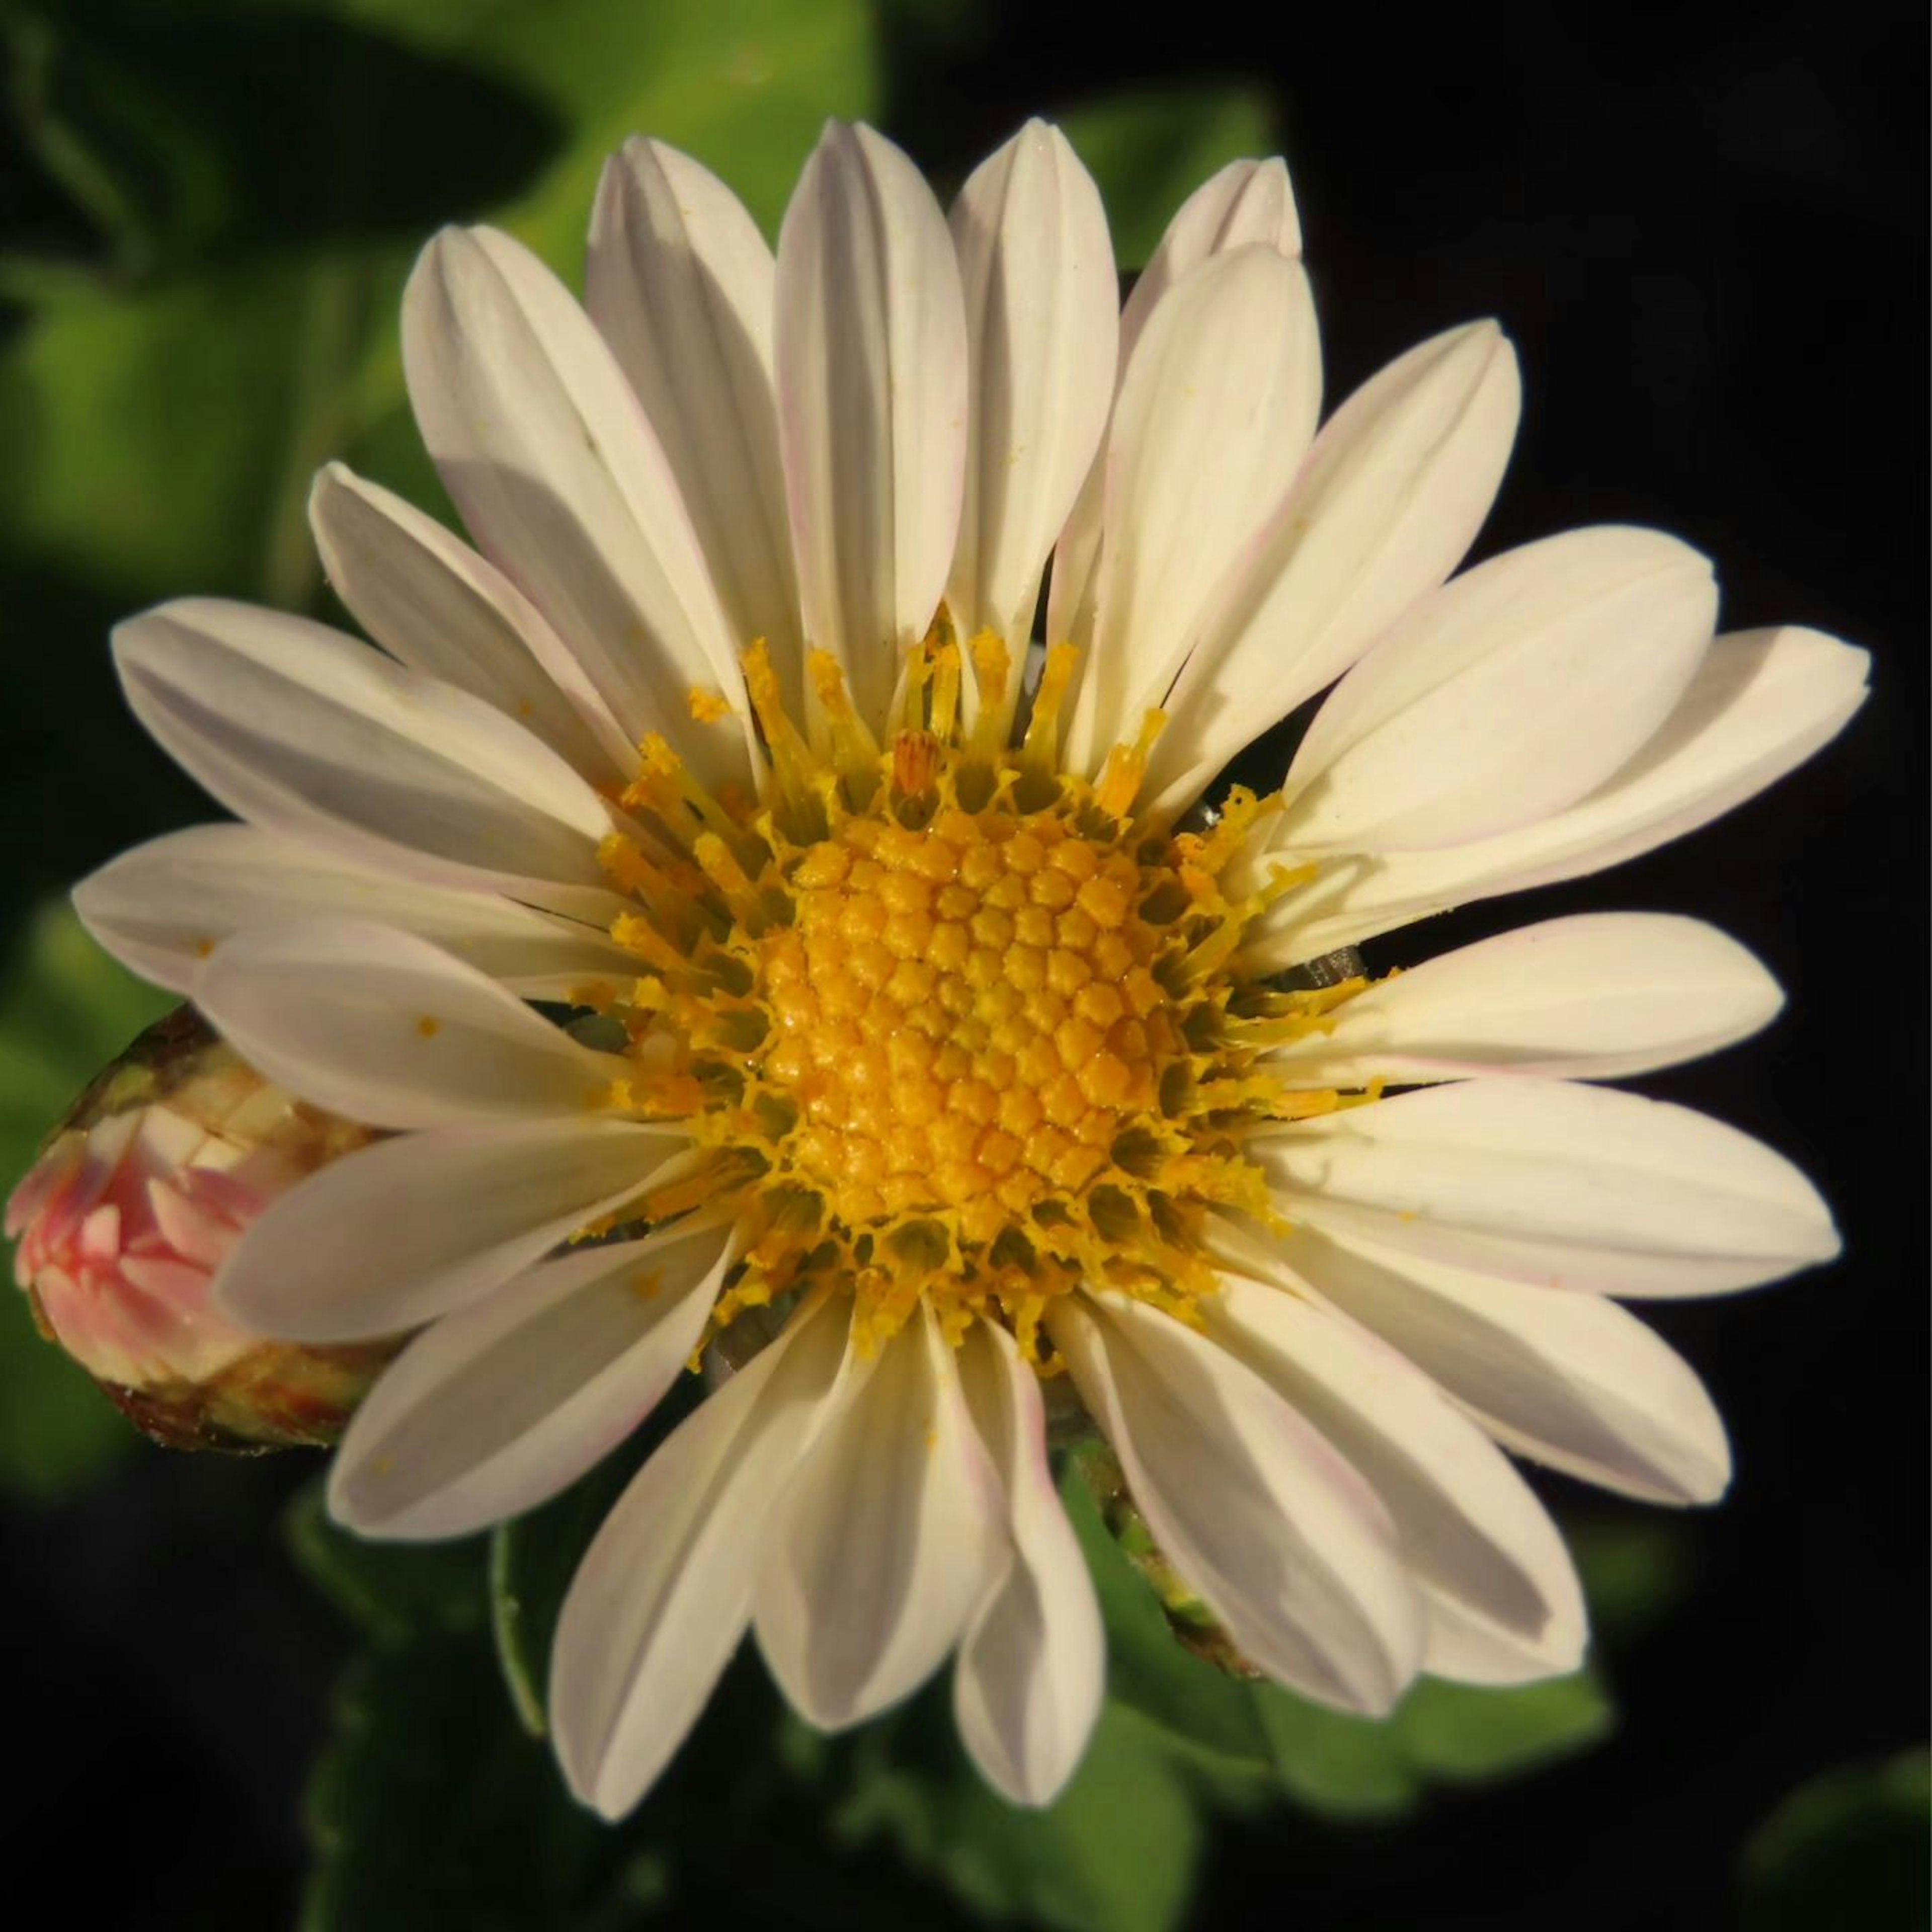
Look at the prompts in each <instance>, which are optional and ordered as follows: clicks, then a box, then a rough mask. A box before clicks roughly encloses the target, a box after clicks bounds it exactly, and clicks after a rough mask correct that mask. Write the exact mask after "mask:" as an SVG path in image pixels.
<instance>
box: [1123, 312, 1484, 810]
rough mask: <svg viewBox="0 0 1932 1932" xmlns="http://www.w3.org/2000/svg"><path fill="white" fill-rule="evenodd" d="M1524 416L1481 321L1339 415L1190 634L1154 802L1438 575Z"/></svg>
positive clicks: (1305, 693) (1353, 654) (1432, 344)
mask: <svg viewBox="0 0 1932 1932" xmlns="http://www.w3.org/2000/svg"><path fill="white" fill-rule="evenodd" d="M1521 404H1522V385H1521V382H1520V378H1519V377H1518V375H1517V362H1516V352H1515V351H1514V350H1513V349H1512V348H1511V346H1510V344H1508V342H1507V341H1505V339H1504V338H1503V335H1502V332H1501V331H1500V330H1499V329H1498V328H1497V327H1496V324H1495V323H1490V322H1483V323H1471V324H1470V325H1469V326H1467V327H1466V328H1462V329H1451V330H1450V331H1449V332H1448V333H1447V334H1445V335H1439V336H1437V337H1436V338H1434V339H1433V341H1428V342H1425V343H1424V344H1421V346H1420V347H1418V348H1415V349H1412V350H1410V351H1409V353H1408V354H1407V355H1406V356H1402V357H1400V358H1399V359H1397V361H1395V362H1392V363H1391V364H1390V365H1389V366H1388V368H1386V369H1385V370H1383V371H1382V372H1381V373H1380V374H1379V375H1376V376H1374V377H1371V378H1370V380H1369V381H1368V382H1367V383H1364V385H1363V386H1362V387H1361V389H1358V390H1357V391H1356V392H1355V394H1354V395H1352V396H1351V397H1350V398H1349V400H1348V401H1346V403H1344V404H1343V405H1342V407H1341V408H1340V410H1337V412H1336V413H1335V414H1334V416H1333V417H1332V418H1331V419H1330V421H1329V422H1328V424H1327V425H1326V426H1325V428H1323V430H1322V434H1321V435H1320V436H1319V437H1317V438H1316V443H1315V447H1314V449H1313V450H1312V451H1311V452H1310V454H1309V458H1308V461H1307V463H1306V464H1305V465H1304V467H1303V469H1302V471H1301V475H1300V476H1299V477H1298V478H1297V479H1296V482H1295V488H1294V490H1293V491H1292V493H1290V494H1289V496H1288V498H1287V499H1286V501H1285V502H1283V503H1282V504H1281V505H1280V508H1278V509H1275V510H1274V514H1272V516H1271V517H1270V519H1269V520H1268V523H1267V525H1266V526H1265V528H1263V529H1262V530H1261V531H1260V532H1259V533H1258V534H1257V535H1256V536H1255V538H1253V541H1252V542H1251V543H1250V544H1249V546H1248V547H1247V553H1246V554H1245V556H1244V557H1243V559H1242V560H1241V567H1240V568H1237V569H1235V570H1234V571H1231V572H1229V575H1228V577H1227V579H1226V584H1225V586H1224V588H1223V592H1222V593H1221V595H1220V597H1219V598H1217V602H1216V606H1215V607H1214V610H1211V612H1209V613H1208V615H1207V616H1206V617H1205V619H1204V620H1203V622H1202V626H1201V635H1200V640H1199V643H1198V644H1197V646H1196V649H1195V650H1194V652H1193V655H1191V656H1190V658H1189V660H1188V662H1187V669H1186V670H1185V671H1184V673H1183V674H1182V676H1181V679H1180V680H1179V682H1178V683H1177V684H1176V685H1175V688H1174V691H1173V692H1172V696H1171V698H1170V700H1169V703H1170V709H1171V711H1172V716H1173V722H1172V724H1170V726H1169V729H1168V731H1167V732H1166V734H1165V736H1164V737H1163V741H1162V742H1161V743H1160V744H1159V745H1157V746H1156V747H1155V752H1154V759H1153V760H1152V762H1151V764H1150V766H1149V767H1148V799H1149V802H1150V803H1151V805H1157V806H1158V807H1159V808H1162V809H1174V808H1178V807H1179V806H1181V805H1184V804H1185V803H1187V801H1188V800H1190V799H1193V798H1194V797H1195V796H1197V795H1198V794H1199V792H1200V790H1201V789H1202V787H1203V786H1204V785H1205V784H1207V782H1208V780H1209V779H1210V778H1212V777H1213V776H1214V774H1215V772H1217V771H1219V770H1220V768H1221V767H1222V766H1223V765H1225V764H1226V763H1227V762H1228V760H1229V759H1230V758H1232V757H1233V756H1234V754H1235V753H1236V752H1237V751H1239V750H1240V749H1241V747H1242V746H1243V745H1246V744H1247V743H1248V742H1250V740H1252V739H1254V738H1256V737H1257V736H1259V734H1260V733H1262V732H1263V731H1265V730H1267V729H1268V727H1270V726H1271V725H1272V724H1274V723H1275V722H1276V721H1277V720H1278V719H1280V718H1284V717H1286V715H1288V713H1289V712H1290V711H1292V710H1293V709H1294V708H1295V706H1297V705H1298V704H1300V703H1302V702H1303V700H1304V699H1307V698H1309V697H1313V695H1314V694H1315V693H1316V692H1317V691H1319V690H1321V689H1322V687H1323V686H1324V685H1327V684H1328V683H1330V682H1332V681H1333V680H1334V679H1336V678H1337V677H1339V676H1340V675H1341V674H1342V673H1343V671H1345V670H1347V669H1348V668H1349V666H1350V665H1351V664H1353V663H1354V662H1355V660H1356V659H1357V658H1359V657H1360V656H1361V655H1362V654H1363V653H1364V652H1365V651H1367V649H1369V647H1370V645H1372V644H1373V643H1374V642H1375V641H1376V639H1377V638H1378V637H1380V636H1381V635H1382V633H1383V632H1384V631H1385V630H1387V629H1388V627H1389V625H1391V624H1392V623H1394V622H1395V620H1396V619H1397V618H1398V617H1400V616H1401V615H1402V614H1403V612H1404V611H1406V610H1407V609H1408V608H1409V606H1410V605H1411V604H1413V603H1415V601H1416V600H1417V599H1418V598H1420V597H1423V596H1425V595H1427V593H1428V592H1430V591H1432V590H1433V589H1436V587H1437V586H1438V585H1439V584H1441V583H1443V582H1444V581H1445V580H1446V579H1447V578H1448V576H1449V574H1450V573H1451V571H1453V570H1454V568H1456V566H1457V565H1458V564H1459V563H1460V562H1462V560H1463V555H1464V553H1466V551H1467V550H1468V549H1469V545H1470V544H1472V542H1473V541H1475V535H1476V532H1477V531H1478V529H1481V527H1482V523H1483V519H1484V517H1486V516H1487V515H1488V514H1489V511H1490V504H1491V503H1492V502H1494V501H1495V499H1496V490H1497V489H1498V487H1499V485H1500V484H1501V483H1502V474H1503V470H1504V468H1505V466H1506V465H1507V464H1508V460H1509V454H1510V449H1511V445H1512V444H1513V443H1514V441H1515V440H1516V426H1517V415H1518V413H1519V411H1520V407H1521Z"/></svg>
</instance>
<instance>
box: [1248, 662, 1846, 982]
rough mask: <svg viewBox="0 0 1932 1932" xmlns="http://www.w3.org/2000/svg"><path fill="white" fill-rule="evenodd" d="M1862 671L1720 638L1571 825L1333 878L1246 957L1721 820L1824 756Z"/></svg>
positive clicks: (1563, 875) (1569, 814) (1398, 858)
mask: <svg viewBox="0 0 1932 1932" xmlns="http://www.w3.org/2000/svg"><path fill="white" fill-rule="evenodd" d="M1869 668H1870V657H1869V656H1868V655H1867V653H1866V652H1864V651H1861V650H1857V649H1853V648H1852V646H1850V645H1848V644H1841V643H1839V642H1838V640H1836V639H1835V638H1832V637H1825V636H1823V635H1821V634H1820V633H1819V632H1817V631H1805V630H1799V629H1796V628H1785V629H1783V630H1775V631H1739V632H1736V633H1734V634H1731V635H1730V636H1728V637H1719V638H1718V640H1716V642H1715V643H1713V644H1712V646H1711V648H1710V649H1709V651H1707V652H1706V653H1705V656H1704V661H1703V664H1702V665H1701V666H1700V668H1699V670H1698V672H1697V676H1695V677H1694V679H1692V680H1691V688H1690V689H1689V690H1688V691H1686V692H1685V696H1684V700H1683V702H1682V703H1680V704H1679V706H1678V707H1677V709H1676V711H1675V712H1673V713H1672V715H1671V716H1670V718H1668V719H1667V721H1666V722H1665V724H1664V727H1663V729H1662V730H1660V731H1659V732H1658V733H1657V735H1656V736H1655V737H1654V738H1652V739H1651V741H1650V742H1649V744H1647V745H1645V746H1644V748H1643V750H1642V751H1640V752H1639V753H1638V754H1637V756H1636V757H1634V758H1633V759H1631V761H1630V762H1629V763H1628V764H1627V765H1625V766H1624V768H1623V769H1622V770H1621V771H1620V772H1617V773H1616V775H1615V776H1614V777H1613V778H1610V780H1609V781H1608V782H1607V783H1606V784H1603V785H1601V786H1600V787H1598V789H1597V790H1595V792H1593V793H1592V794H1591V795H1590V796H1589V797H1588V798H1586V799H1582V800H1581V801H1580V802H1578V803H1577V804H1575V805H1572V806H1571V807H1570V808H1569V809H1568V811H1563V812H1559V814H1557V815H1556V817H1553V818H1550V819H1547V820H1544V822H1543V823H1541V824H1539V825H1530V826H1523V828H1522V829H1520V830H1518V831H1515V832H1504V833H1502V834H1500V835H1498V836H1496V837H1495V838H1484V839H1479V840H1478V841H1476V842H1475V843H1474V844H1469V845H1460V846H1454V847H1450V848H1448V850H1444V851H1441V852H1405V853H1393V854H1391V855H1389V856H1386V857H1383V858H1380V859H1373V860H1369V861H1365V862H1362V863H1360V864H1354V865H1352V864H1346V863H1345V864H1340V865H1334V866H1332V867H1331V868H1329V869H1328V871H1327V872H1326V873H1325V874H1324V876H1323V877H1321V878H1319V879H1318V880H1316V882H1315V883H1314V884H1313V885H1312V886H1310V887H1309V888H1308V889H1307V891H1306V892H1301V893H1297V894H1293V895H1290V896H1289V897H1288V898H1284V899H1283V900H1282V901H1280V903H1279V904H1277V906H1276V907H1274V910H1273V911H1272V912H1271V914H1270V915H1269V916H1268V919H1267V920H1266V921H1265V926H1264V927H1263V928H1262V929H1258V930H1257V933H1256V937H1255V941H1254V944H1253V946H1252V947H1251V948H1250V950H1251V952H1252V953H1253V956H1254V957H1255V958H1256V960H1257V961H1258V962H1260V961H1267V962H1277V963H1279V964H1280V965H1290V964H1292V963H1293V962H1295V961H1297V960H1301V959H1312V958H1313V957H1315V956H1316V955H1318V954H1320V953H1326V952H1331V951H1333V950H1334V949H1335V948H1336V947H1340V946H1348V945H1352V944H1355V942H1356V941H1358V940H1361V939H1366V938H1373V936H1374V935H1376V933H1379V932H1388V930H1389V929H1391V927H1394V926H1403V925H1406V924H1407V923H1408V922H1409V921H1411V920H1412V919H1421V918H1424V917H1426V916H1427V915H1428V914H1430V913H1433V912H1439V911H1442V910H1445V908H1447V907H1450V906H1453V905H1460V904H1466V903H1467V902H1468V901H1470V900H1472V899H1478V898H1489V897H1490V896H1491V895H1493V894H1495V893H1497V892H1521V891H1525V890H1526V889H1529V887H1531V886H1540V885H1548V884H1550V883H1553V882H1554V881H1556V880H1559V879H1574V878H1576V877H1580V875H1581V874H1584V873H1586V872H1594V871H1601V870H1602V869H1603V868H1604V867H1606V866H1608V865H1619V864H1621V863H1622V861H1623V860H1625V859H1632V858H1635V857H1636V856H1637V854H1638V853H1640V852H1648V851H1649V850H1651V848H1652V847H1653V846H1657V845H1661V844H1664V843H1665V842H1666V841H1667V840H1669V839H1672V838H1681V837H1682V836H1683V835H1684V834H1685V833H1686V832H1692V831H1694V830H1696V829H1697V827H1698V826H1700V825H1704V824H1707V823H1709V821H1710V820H1712V819H1714V818H1715V817H1718V816H1719V815H1720V814H1722V813H1724V812H1727V811H1730V808H1732V807H1733V805H1739V804H1742V802H1743V801H1744V800H1745V799H1748V798H1749V797H1751V796H1753V795H1754V793H1757V792H1760V791H1762V790H1763V789H1764V788H1765V787H1766V785H1769V784H1772V783H1774V782H1775V781H1776V780H1778V779H1779V778H1782V777H1783V776H1784V774H1785V773H1786V772H1788V771H1790V770H1791V769H1793V766H1797V765H1799V764H1802V763H1803V762H1804V760H1805V759H1807V758H1808V757H1810V756H1811V754H1812V753H1813V752H1814V751H1817V749H1818V748H1820V746H1821V745H1827V744H1829V742H1831V741H1832V739H1834V738H1835V737H1836V736H1838V733H1839V732H1840V731H1841V730H1843V728H1844V727H1845V724H1846V721H1848V720H1849V718H1850V717H1851V716H1852V713H1853V712H1855V711H1856V710H1857V709H1858V706H1860V705H1861V704H1862V703H1864V697H1865V677H1866V673H1867V670H1869Z"/></svg>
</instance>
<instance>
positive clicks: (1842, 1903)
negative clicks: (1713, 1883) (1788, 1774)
mask: <svg viewBox="0 0 1932 1932" xmlns="http://www.w3.org/2000/svg"><path fill="white" fill-rule="evenodd" d="M1743 1879H1744V1904H1745V1924H1747V1926H1748V1927H1749V1928H1750V1932H1813V1928H1814V1927H1823V1926H1839V1925H1843V1926H1855V1927H1857V1928H1858V1932H1923V1928H1924V1927H1926V1926H1927V1925H1932V1752H1927V1751H1925V1750H1924V1749H1923V1748H1921V1749H1919V1750H1918V1751H1901V1752H1900V1753H1899V1754H1898V1755H1897V1757H1891V1758H1887V1759H1885V1760H1881V1761H1880V1762H1879V1763H1875V1764H1855V1765H1847V1766H1843V1767H1841V1769H1838V1770H1836V1771H1829V1772H1825V1773H1824V1774H1823V1775H1822V1776H1820V1777H1817V1778H1811V1779H1809V1780H1808V1781H1807V1782H1806V1783H1805V1784H1802V1785H1800V1786H1799V1788H1798V1789H1797V1790H1796V1791H1794V1792H1793V1793H1792V1794H1791V1795H1790V1797H1788V1798H1787V1799H1785V1801H1784V1803H1783V1804H1781V1805H1779V1806H1778V1809H1777V1810H1776V1811H1774V1812H1773V1813H1772V1814H1771V1816H1770V1817H1769V1818H1767V1819H1766V1820H1765V1822H1764V1823H1763V1825H1762V1826H1760V1827H1759V1829H1758V1830H1757V1832H1756V1833H1755V1834H1754V1835H1753V1837H1752V1838H1751V1842H1750V1843H1749V1844H1748V1845H1747V1846H1745V1856H1744V1869H1743Z"/></svg>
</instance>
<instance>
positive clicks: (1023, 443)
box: [946, 121, 1120, 697]
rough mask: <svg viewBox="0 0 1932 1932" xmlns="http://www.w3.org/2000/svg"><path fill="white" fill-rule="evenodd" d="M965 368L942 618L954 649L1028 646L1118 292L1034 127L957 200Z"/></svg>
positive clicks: (1068, 183) (1046, 131) (1067, 175)
mask: <svg viewBox="0 0 1932 1932" xmlns="http://www.w3.org/2000/svg"><path fill="white" fill-rule="evenodd" d="M951 226H952V229H953V243H954V245H955V247H956V250H957V251H958V254H959V279H960V283H961V286H962V290H963V291H964V294H965V305H966V335H967V344H968V355H969V358H970V366H971V377H970V383H969V391H970V396H971V410H970V412H969V415H968V440H967V448H966V491H965V500H964V502H963V505H962V509H961V513H960V519H959V543H958V547H957V550H956V555H955V557H954V560H953V573H952V576H951V577H950V580H949V582H948V584H947V593H946V595H947V608H948V609H949V610H950V613H951V614H952V618H953V625H954V628H955V629H956V631H957V632H958V634H959V637H961V639H962V640H970V639H971V638H972V637H975V636H977V634H979V633H980V631H983V630H990V631H992V632H993V633H994V634H995V636H997V637H1000V638H1001V639H1002V640H1004V641H1005V642H1006V643H1008V644H1009V645H1010V646H1013V674H1012V676H1011V677H1010V680H1009V683H1008V686H1007V689H1008V694H1009V697H1011V696H1012V695H1014V694H1017V691H1018V689H1019V667H1020V663H1021V661H1022V658H1024V655H1025V649H1026V646H1027V644H1028V641H1029V640H1031V637H1032V635H1033V618H1034V605H1035V604H1036V603H1037V601H1038V598H1039V595H1040V574H1041V572H1042V571H1043V570H1044V568H1046V555H1047V552H1048V551H1049V550H1051V549H1052V547H1053V541H1054V538H1055V535H1057V534H1058V532H1059V529H1060V526H1061V523H1064V521H1065V520H1066V517H1067V511H1069V509H1070V508H1071V507H1072V505H1073V497H1074V493H1075V492H1076V491H1077V490H1079V487H1080V484H1081V481H1082V478H1084V477H1085V475H1086V474H1087V470H1088V465H1089V464H1090V463H1091V462H1092V460H1093V458H1094V451H1095V450H1096V449H1097V448H1098V447H1099V445H1100V433H1101V431H1102V430H1103V428H1105V427H1106V421H1107V412H1108V410H1109V407H1110V406H1111V404H1112V401H1113V395H1114V357H1115V351H1116V350H1117V348H1118V344H1119V341H1120V322H1119V315H1118V302H1119V287H1120V285H1119V282H1118V279H1117V278H1116V276H1115V270H1114V254H1113V248H1112V243H1111V242H1110V241H1109V238H1108V234H1107V217H1106V211H1105V210H1104V209H1103V208H1102V207H1101V205H1100V190H1098V189H1097V187H1095V186H1094V181H1093V178H1092V177H1091V175H1089V174H1088V172H1087V170H1086V169H1085V168H1084V167H1082V166H1081V164H1080V162H1079V158H1078V157H1076V154H1074V152H1073V148H1071V147H1070V146H1069V145H1067V137H1066V136H1064V134H1062V133H1061V132H1060V130H1058V128H1057V127H1049V126H1048V125H1047V124H1046V123H1045V122H1044V121H1028V123H1027V124H1026V126H1025V127H1024V128H1022V130H1021V131H1020V132H1019V133H1017V134H1016V135H1015V136H1013V139H1011V140H1010V141H1009V142H1007V144H1006V145H1005V146H1004V147H1003V148H1001V149H1000V150H999V151H998V153H997V154H993V155H992V156H991V157H989V159H987V160H985V161H983V162H982V163H981V164H980V166H979V167H978V168H977V169H975V170H974V172H973V174H972V175H971V177H970V178H968V181H967V183H966V185H965V187H964V188H962V190H960V194H959V199H958V200H957V201H956V202H954V203H953V215H952V223H951Z"/></svg>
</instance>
